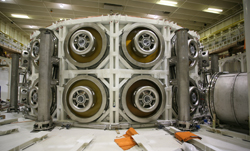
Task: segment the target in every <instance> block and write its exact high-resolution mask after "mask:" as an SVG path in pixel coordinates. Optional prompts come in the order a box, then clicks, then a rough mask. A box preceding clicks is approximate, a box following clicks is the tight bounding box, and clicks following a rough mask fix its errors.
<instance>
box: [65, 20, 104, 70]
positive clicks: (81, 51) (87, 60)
mask: <svg viewBox="0 0 250 151" xmlns="http://www.w3.org/2000/svg"><path fill="white" fill-rule="evenodd" d="M106 49H107V37H106V35H105V32H104V31H103V30H102V29H101V28H100V27H99V26H98V25H96V24H94V23H82V24H79V25H75V26H74V27H73V28H71V29H70V30H69V32H68V34H67V36H66V38H65V41H64V53H65V57H66V58H67V59H68V60H69V62H70V63H72V64H73V65H75V66H77V67H79V68H93V67H95V66H96V65H97V64H98V63H100V61H101V60H102V59H103V58H104V57H105V56H106Z"/></svg>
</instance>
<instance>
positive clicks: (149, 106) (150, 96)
mask: <svg viewBox="0 0 250 151" xmlns="http://www.w3.org/2000/svg"><path fill="white" fill-rule="evenodd" d="M134 101H135V107H137V108H138V109H139V110H141V111H142V112H152V111H154V110H155V109H156V108H157V106H158V104H159V94H158V92H157V91H156V90H155V88H153V87H151V86H143V87H140V88H139V89H137V90H136V91H135V93H134Z"/></svg>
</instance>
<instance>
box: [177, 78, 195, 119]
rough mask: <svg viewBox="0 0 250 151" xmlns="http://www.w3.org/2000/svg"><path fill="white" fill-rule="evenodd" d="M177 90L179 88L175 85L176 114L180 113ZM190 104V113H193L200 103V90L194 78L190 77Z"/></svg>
mask: <svg viewBox="0 0 250 151" xmlns="http://www.w3.org/2000/svg"><path fill="white" fill-rule="evenodd" d="M177 91H178V88H177V87H176V86H173V95H172V108H173V110H174V111H175V113H176V114H178V106H179V102H178V101H177ZM189 99H190V100H189V101H190V102H189V104H190V115H193V114H194V113H195V111H196V109H197V107H198V105H199V99H200V98H199V90H198V88H197V86H196V83H195V81H194V80H193V79H191V78H190V79H189Z"/></svg>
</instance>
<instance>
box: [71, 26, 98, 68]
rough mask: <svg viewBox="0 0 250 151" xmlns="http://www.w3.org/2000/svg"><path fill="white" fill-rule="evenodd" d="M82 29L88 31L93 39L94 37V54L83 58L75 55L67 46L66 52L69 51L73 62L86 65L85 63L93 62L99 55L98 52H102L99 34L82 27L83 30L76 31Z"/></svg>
mask: <svg viewBox="0 0 250 151" xmlns="http://www.w3.org/2000/svg"><path fill="white" fill-rule="evenodd" d="M82 29H83V30H87V31H89V32H90V33H91V34H92V35H93V37H95V45H94V47H95V50H94V53H93V54H92V55H90V56H87V57H83V56H81V55H78V54H75V53H74V52H73V51H72V50H71V48H70V46H69V45H68V50H69V54H70V56H71V57H72V58H73V59H74V60H76V61H77V62H79V63H87V62H90V61H92V60H94V59H95V58H96V57H97V56H98V55H99V54H100V52H101V50H102V37H101V35H100V34H99V32H98V31H97V30H95V29H94V28H90V27H84V28H81V29H78V30H82ZM73 34H74V33H73Z"/></svg>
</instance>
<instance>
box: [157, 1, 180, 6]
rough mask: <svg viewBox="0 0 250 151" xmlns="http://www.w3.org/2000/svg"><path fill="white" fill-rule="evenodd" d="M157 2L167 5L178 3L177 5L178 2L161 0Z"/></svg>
mask: <svg viewBox="0 0 250 151" xmlns="http://www.w3.org/2000/svg"><path fill="white" fill-rule="evenodd" d="M157 4H160V5H167V6H176V5H177V2H174V1H165V0H160V1H158V2H157Z"/></svg>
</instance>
